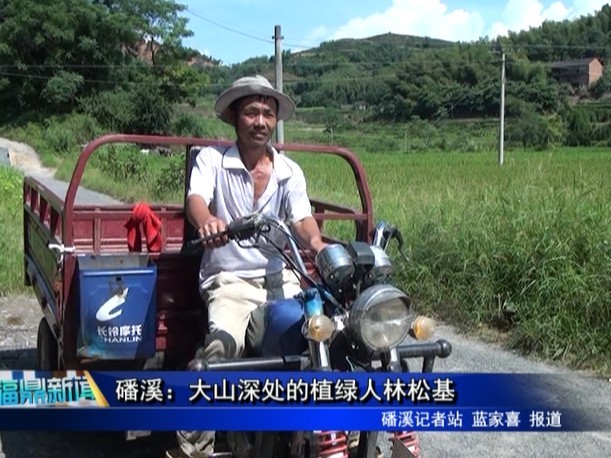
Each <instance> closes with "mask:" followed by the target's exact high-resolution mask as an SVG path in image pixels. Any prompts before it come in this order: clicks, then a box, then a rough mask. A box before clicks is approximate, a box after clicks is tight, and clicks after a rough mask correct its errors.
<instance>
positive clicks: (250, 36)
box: [177, 0, 610, 64]
mask: <svg viewBox="0 0 611 458" xmlns="http://www.w3.org/2000/svg"><path fill="white" fill-rule="evenodd" d="M177 3H180V4H183V5H186V6H187V9H186V10H185V11H184V13H183V15H184V16H185V17H187V18H188V19H189V24H188V27H189V29H190V30H192V31H193V36H192V37H189V38H187V39H185V40H183V43H184V44H185V45H186V46H189V47H191V48H194V49H197V50H198V51H200V52H201V53H203V54H206V55H208V56H211V57H213V58H214V59H218V60H220V61H221V62H222V63H224V64H235V63H239V62H243V61H244V60H246V59H248V58H250V57H258V56H272V55H274V52H275V48H274V40H273V35H274V27H275V26H276V25H279V26H281V31H282V37H283V40H282V49H283V50H291V52H299V51H303V50H305V49H308V48H313V47H316V46H318V45H319V44H320V43H321V42H323V41H329V40H337V39H341V38H366V37H370V36H374V35H380V34H383V33H388V32H392V33H396V34H402V35H416V36H428V37H431V38H440V39H444V40H451V41H473V40H477V39H478V38H481V37H485V36H487V37H489V38H495V37H497V36H499V35H506V34H507V32H508V31H516V32H517V31H520V30H528V29H529V28H530V27H538V26H539V25H541V23H542V22H543V21H545V20H552V21H562V20H564V19H574V18H577V17H579V16H583V15H592V14H594V13H595V12H596V11H599V10H600V9H601V7H602V6H603V5H605V4H607V3H610V1H609V0H561V1H553V0H552V1H549V0H501V1H495V0H463V1H458V0H177Z"/></svg>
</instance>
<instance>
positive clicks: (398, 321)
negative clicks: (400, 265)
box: [349, 285, 414, 351]
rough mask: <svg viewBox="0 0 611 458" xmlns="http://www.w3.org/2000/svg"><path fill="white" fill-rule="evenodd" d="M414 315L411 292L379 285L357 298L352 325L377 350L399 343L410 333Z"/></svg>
mask: <svg viewBox="0 0 611 458" xmlns="http://www.w3.org/2000/svg"><path fill="white" fill-rule="evenodd" d="M413 318H414V314H413V312H412V310H411V302H410V300H409V298H408V297H407V295H406V294H405V293H404V292H403V291H401V290H400V289H398V288H395V287H394V286H391V285H375V286H372V287H370V288H367V289H366V290H365V291H363V293H362V294H361V295H360V296H359V297H357V298H356V300H355V301H354V302H353V304H352V308H351V310H350V318H349V327H350V329H351V330H352V332H354V333H355V334H356V336H357V338H358V339H359V340H360V341H361V342H362V343H363V344H365V345H366V346H367V347H368V348H370V349H371V350H374V351H383V350H388V349H389V348H393V347H396V346H397V345H399V344H400V343H401V342H402V341H403V340H404V339H405V338H406V337H407V335H408V333H409V331H410V325H411V322H412V321H413Z"/></svg>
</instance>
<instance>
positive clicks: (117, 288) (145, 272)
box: [77, 254, 157, 359]
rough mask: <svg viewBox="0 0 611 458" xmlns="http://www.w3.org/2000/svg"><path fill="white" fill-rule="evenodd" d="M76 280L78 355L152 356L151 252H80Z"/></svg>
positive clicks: (154, 276)
mask: <svg viewBox="0 0 611 458" xmlns="http://www.w3.org/2000/svg"><path fill="white" fill-rule="evenodd" d="M78 281H79V299H80V332H79V340H78V347H77V348H78V350H77V353H78V355H79V356H80V357H88V358H98V359H138V358H148V357H150V356H153V354H154V353H155V335H156V332H155V331H156V329H155V326H156V300H155V285H156V281H157V266H155V265H154V264H152V263H151V262H150V260H149V257H148V256H147V255H141V254H129V255H99V256H93V255H89V256H80V257H79V258H78Z"/></svg>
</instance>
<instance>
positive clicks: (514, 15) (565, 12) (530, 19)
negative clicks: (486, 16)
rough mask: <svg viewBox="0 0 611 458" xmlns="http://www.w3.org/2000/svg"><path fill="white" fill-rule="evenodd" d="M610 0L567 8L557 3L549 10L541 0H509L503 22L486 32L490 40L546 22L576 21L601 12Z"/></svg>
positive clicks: (580, 1)
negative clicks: (584, 16)
mask: <svg viewBox="0 0 611 458" xmlns="http://www.w3.org/2000/svg"><path fill="white" fill-rule="evenodd" d="M608 1H609V0H573V3H572V5H570V6H567V5H565V4H564V3H563V2H561V1H556V2H554V3H552V4H551V5H549V6H548V7H547V8H545V7H544V6H543V4H542V3H541V2H540V1H539V0H509V1H508V2H507V4H506V5H505V8H504V9H503V12H502V13H501V21H496V22H494V23H493V24H492V25H491V26H490V27H489V29H488V31H487V32H486V33H487V35H488V36H489V37H490V38H494V37H496V36H498V35H507V32H508V31H509V30H511V31H514V32H518V31H520V30H528V29H529V28H530V27H538V26H540V25H541V24H542V23H543V22H544V21H563V20H565V19H575V18H577V17H579V16H583V15H586V14H593V13H594V12H595V11H599V10H600V9H601V8H602V6H603V5H605V4H606V3H608Z"/></svg>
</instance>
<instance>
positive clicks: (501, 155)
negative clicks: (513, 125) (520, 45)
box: [499, 53, 505, 165]
mask: <svg viewBox="0 0 611 458" xmlns="http://www.w3.org/2000/svg"><path fill="white" fill-rule="evenodd" d="M499 118H500V122H499V165H503V162H504V160H505V157H504V154H505V151H504V148H505V53H503V55H502V58H501V113H500V117H499Z"/></svg>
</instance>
